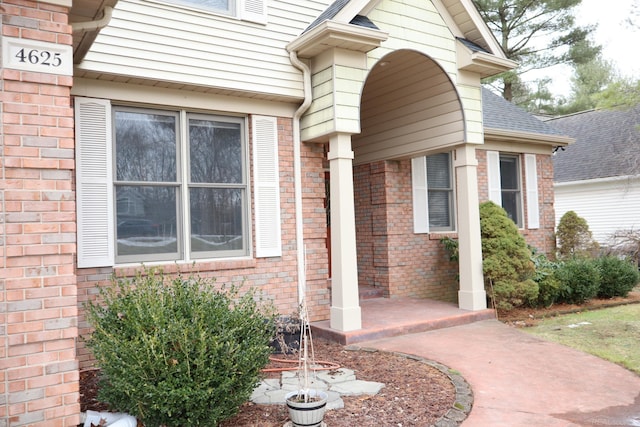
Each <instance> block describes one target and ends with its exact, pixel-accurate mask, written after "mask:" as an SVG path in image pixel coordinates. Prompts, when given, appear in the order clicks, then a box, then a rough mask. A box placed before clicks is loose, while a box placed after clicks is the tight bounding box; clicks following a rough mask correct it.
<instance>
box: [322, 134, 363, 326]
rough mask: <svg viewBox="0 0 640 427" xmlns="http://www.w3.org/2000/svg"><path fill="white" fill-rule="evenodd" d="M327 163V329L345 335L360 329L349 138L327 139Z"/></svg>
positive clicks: (335, 136) (346, 135) (338, 136)
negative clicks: (328, 237) (329, 267)
mask: <svg viewBox="0 0 640 427" xmlns="http://www.w3.org/2000/svg"><path fill="white" fill-rule="evenodd" d="M327 159H328V160H329V173H330V182H329V184H330V198H331V276H332V277H331V317H330V326H331V328H333V329H337V330H339V331H345V332H346V331H353V330H356V329H361V328H362V318H361V313H360V303H359V299H358V266H357V264H358V262H357V258H356V221H355V209H354V204H353V151H352V150H351V135H350V134H345V133H339V134H336V135H334V136H332V137H331V139H330V140H329V153H328V154H327Z"/></svg>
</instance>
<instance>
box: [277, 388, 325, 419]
mask: <svg viewBox="0 0 640 427" xmlns="http://www.w3.org/2000/svg"><path fill="white" fill-rule="evenodd" d="M307 392H308V393H309V402H304V401H299V400H298V399H297V396H298V394H299V392H298V391H292V392H290V393H288V394H287V395H286V396H285V399H284V400H285V402H286V404H287V408H288V409H289V418H291V422H292V423H293V425H294V427H320V426H321V425H322V419H323V418H324V413H325V411H326V410H327V398H328V397H329V396H328V395H327V393H325V392H324V391H321V390H307Z"/></svg>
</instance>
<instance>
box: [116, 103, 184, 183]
mask: <svg viewBox="0 0 640 427" xmlns="http://www.w3.org/2000/svg"><path fill="white" fill-rule="evenodd" d="M115 121H116V129H115V134H116V135H115V145H116V180H118V181H148V182H175V181H176V117H175V116H169V115H161V114H151V113H144V112H131V111H116V112H115Z"/></svg>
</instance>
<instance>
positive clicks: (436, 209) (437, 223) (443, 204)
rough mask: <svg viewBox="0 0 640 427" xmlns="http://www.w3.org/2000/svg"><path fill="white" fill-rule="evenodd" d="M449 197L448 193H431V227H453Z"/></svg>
mask: <svg viewBox="0 0 640 427" xmlns="http://www.w3.org/2000/svg"><path fill="white" fill-rule="evenodd" d="M449 197H450V192H448V191H429V226H431V227H450V226H451V212H450V210H451V206H450V203H449Z"/></svg>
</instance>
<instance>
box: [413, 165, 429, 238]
mask: <svg viewBox="0 0 640 427" xmlns="http://www.w3.org/2000/svg"><path fill="white" fill-rule="evenodd" d="M411 186H412V191H413V232H414V233H428V232H429V205H428V203H429V202H428V200H429V198H428V194H427V162H426V159H425V158H424V157H416V158H414V159H411Z"/></svg>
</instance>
